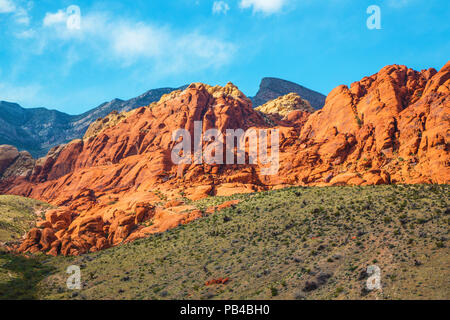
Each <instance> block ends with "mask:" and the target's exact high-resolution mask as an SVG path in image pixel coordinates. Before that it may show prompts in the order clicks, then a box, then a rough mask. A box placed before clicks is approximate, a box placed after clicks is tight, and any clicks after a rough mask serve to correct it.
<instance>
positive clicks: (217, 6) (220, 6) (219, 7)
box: [212, 1, 230, 14]
mask: <svg viewBox="0 0 450 320" xmlns="http://www.w3.org/2000/svg"><path fill="white" fill-rule="evenodd" d="M228 10H230V6H229V5H228V3H226V2H225V1H214V3H213V8H212V11H213V13H214V14H220V13H223V14H227V12H228Z"/></svg>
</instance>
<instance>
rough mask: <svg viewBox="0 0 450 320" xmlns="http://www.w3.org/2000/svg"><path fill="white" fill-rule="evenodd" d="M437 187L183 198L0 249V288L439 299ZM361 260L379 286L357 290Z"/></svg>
mask: <svg viewBox="0 0 450 320" xmlns="http://www.w3.org/2000/svg"><path fill="white" fill-rule="evenodd" d="M449 191H450V190H449V187H448V186H439V185H383V186H365V187H359V186H358V187H340V186H338V187H324V188H322V187H320V188H319V187H308V188H305V187H291V188H287V189H284V190H277V191H266V192H261V193H255V194H252V195H250V196H248V195H234V196H230V197H210V198H207V199H203V200H199V201H194V202H192V201H189V200H188V199H185V203H184V204H185V205H192V206H193V207H195V208H196V209H197V210H200V211H201V212H203V213H204V217H203V218H201V219H198V220H197V221H194V222H192V223H190V224H188V225H185V226H180V227H178V228H174V229H172V230H169V231H168V232H165V233H162V234H155V235H151V236H149V237H147V238H146V239H141V240H137V241H135V242H132V243H128V244H124V245H122V246H118V247H115V248H111V249H108V250H103V251H100V252H96V253H90V254H86V255H83V256H80V257H66V258H64V257H49V256H44V255H29V256H28V257H27V258H26V257H24V256H23V255H13V254H5V253H3V254H2V252H1V251H0V299H11V298H13V299H17V298H27V299H30V298H31V299H80V300H82V299H151V300H156V299H158V300H159V299H181V300H185V299H188V300H189V299H195V300H197V299H204V300H208V299H289V300H290V299H308V300H309V299H389V300H390V299H393V300H396V299H450V296H449V293H450V287H449V282H448V278H449V276H450V274H449V270H448V267H447V265H448V260H449V253H450V251H449V248H448V230H449V227H448V226H449V222H450V221H449V209H448V208H449V199H448V193H449ZM399 199H400V200H399ZM161 202H162V204H165V203H167V202H166V201H164V200H161ZM211 208H213V209H214V210H213V212H214V213H213V214H208V213H207V212H208V211H211ZM0 229H1V228H0ZM70 265H78V266H80V267H81V272H82V283H83V287H82V290H75V291H72V290H68V289H67V287H66V280H67V273H66V269H67V267H68V266H70ZM369 265H376V266H378V267H379V268H380V270H381V285H382V290H375V291H372V292H368V291H367V290H365V285H366V282H367V279H368V275H367V273H366V270H367V267H368V266H369ZM222 282H224V283H222Z"/></svg>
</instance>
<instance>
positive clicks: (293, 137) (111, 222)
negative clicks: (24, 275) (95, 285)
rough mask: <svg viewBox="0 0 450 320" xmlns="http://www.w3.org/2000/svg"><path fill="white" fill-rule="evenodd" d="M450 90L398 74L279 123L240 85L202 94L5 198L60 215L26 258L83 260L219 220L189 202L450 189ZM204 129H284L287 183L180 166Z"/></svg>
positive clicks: (168, 100) (59, 160) (167, 104)
mask: <svg viewBox="0 0 450 320" xmlns="http://www.w3.org/2000/svg"><path fill="white" fill-rule="evenodd" d="M449 86H450V62H449V63H447V64H446V65H445V66H444V67H443V68H442V69H441V70H440V71H439V72H437V71H436V70H434V69H429V70H424V71H422V72H418V71H414V70H412V69H408V68H407V67H405V66H398V65H393V66H387V67H385V68H383V69H382V70H380V71H379V72H378V73H377V74H375V75H372V76H370V77H365V78H363V79H362V80H361V81H359V82H355V83H353V84H352V85H351V87H350V88H348V87H346V86H339V87H337V88H336V89H334V90H333V91H332V92H331V93H330V95H329V96H328V98H327V101H326V104H325V106H324V108H323V109H322V110H319V111H316V112H315V113H313V114H310V113H308V112H303V111H300V112H301V115H299V114H298V113H299V111H298V110H294V111H292V112H291V113H289V114H288V115H287V116H286V117H285V119H281V116H280V117H279V118H278V119H277V117H272V116H270V117H269V116H268V115H265V114H263V113H261V112H259V111H257V110H254V109H253V108H252V104H251V101H250V100H249V99H248V98H247V97H245V95H244V94H242V93H241V92H240V91H239V90H238V89H237V88H236V87H235V86H234V85H232V84H228V85H226V86H225V87H218V86H217V87H210V86H208V85H204V84H192V85H190V86H189V87H188V88H187V89H186V90H184V91H181V90H179V91H175V92H173V93H171V94H168V95H165V96H163V97H162V98H161V100H160V101H159V102H157V103H153V104H151V105H150V106H149V107H142V108H138V109H136V110H133V111H131V112H130V113H128V114H127V115H126V116H125V117H124V118H123V119H121V120H120V121H118V122H117V123H114V125H112V126H106V127H105V128H101V127H100V130H94V133H93V135H90V136H88V137H86V138H85V139H82V140H75V141H72V142H71V143H69V144H68V145H66V146H62V147H60V148H54V149H53V150H51V151H50V153H49V154H48V156H47V157H46V158H44V159H42V160H40V161H38V162H36V165H35V167H34V169H33V170H32V171H30V172H29V173H28V174H27V175H26V176H24V175H21V176H17V177H11V176H10V177H7V178H4V179H3V180H2V181H1V183H0V192H2V193H9V194H17V195H24V196H28V197H32V198H36V199H40V200H46V201H48V202H50V203H52V204H55V205H58V206H59V208H58V209H56V210H53V211H50V212H48V213H47V215H46V219H45V220H43V221H41V222H39V223H38V228H37V229H33V230H31V231H30V232H29V234H28V236H27V238H26V240H25V241H24V242H23V243H22V245H21V246H20V248H19V250H20V251H30V252H36V251H45V252H49V253H50V254H54V255H56V254H59V253H62V254H64V255H78V254H81V253H85V252H93V251H97V250H101V249H104V248H108V247H110V246H115V245H118V244H120V243H122V242H128V241H132V240H134V239H137V238H141V237H145V236H146V235H148V234H152V233H157V232H161V231H165V230H168V229H170V228H173V227H175V226H177V225H179V224H184V223H188V222H190V221H192V220H194V219H197V218H199V217H202V216H203V215H205V214H208V212H202V211H199V210H197V209H196V208H195V207H192V206H190V205H186V204H185V203H183V202H180V199H185V198H189V199H199V198H203V197H207V196H208V195H218V196H221V195H230V194H235V193H248V192H254V191H260V190H268V189H277V188H282V187H285V186H290V185H319V186H324V185H345V184H347V185H373V184H387V183H448V182H449V181H450V169H449V161H450V158H449V152H448V147H449V145H448V139H449V134H450V126H449V111H450V108H449V107H450V94H449ZM292 114H293V115H292ZM299 117H300V118H299ZM299 119H301V120H300V121H299ZM195 121H202V123H203V127H202V130H203V132H205V131H206V130H208V129H211V128H217V129H219V130H220V131H221V132H225V130H226V129H237V128H241V129H244V130H246V129H249V128H266V129H267V128H272V129H275V128H276V129H278V130H279V132H280V134H279V135H280V165H279V171H278V172H277V174H276V175H263V174H262V169H263V168H264V165H262V164H261V163H258V164H255V165H250V164H245V165H207V164H202V165H199V164H184V165H179V166H178V165H175V164H173V163H172V161H171V150H172V148H173V146H174V145H175V142H172V133H173V131H174V130H177V129H180V128H184V129H186V130H188V131H190V132H192V131H193V129H194V123H195ZM106 122H108V121H106ZM210 145H211V144H205V145H204V146H203V151H204V152H207V150H208V148H209V147H210ZM269 153H270V148H269ZM247 156H248V155H247ZM247 163H248V162H247ZM149 221H150V223H149Z"/></svg>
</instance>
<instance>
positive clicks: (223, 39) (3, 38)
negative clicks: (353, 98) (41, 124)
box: [0, 0, 450, 114]
mask: <svg viewBox="0 0 450 320" xmlns="http://www.w3.org/2000/svg"><path fill="white" fill-rule="evenodd" d="M72 5H75V6H77V7H79V9H80V23H79V24H78V23H77V21H76V19H75V20H73V19H74V16H73V14H74V12H75V11H73V10H69V11H68V8H69V7H70V6H72ZM370 5H378V6H379V7H380V9H381V29H379V30H377V29H375V30H369V29H368V28H367V25H366V21H367V19H368V18H369V16H370V15H369V14H367V13H366V10H367V8H368V7H369V6H370ZM72 8H73V7H72ZM75 18H76V17H75ZM449 18H450V1H447V0H426V1H424V0H382V1H380V0H370V1H365V0H223V1H214V0H165V1H159V0H133V1H111V0H110V1H88V0H82V1H81V0H80V1H75V0H68V1H66V0H61V1H58V0H51V1H50V0H39V1H27V0H0V100H6V101H14V102H19V103H20V104H21V105H23V106H24V107H47V108H53V109H57V110H60V111H64V112H67V113H71V114H79V113H82V112H84V111H86V110H88V109H90V108H92V107H95V106H97V105H99V104H100V103H102V102H104V101H109V100H112V99H113V98H116V97H117V98H121V99H129V98H132V97H134V96H137V95H139V94H141V93H143V92H145V91H146V90H148V89H151V88H158V87H178V86H181V85H183V84H187V83H191V82H205V83H208V84H211V85H215V84H220V85H224V84H225V83H226V82H228V81H231V82H233V83H235V84H236V85H237V86H239V88H240V89H241V90H242V91H243V92H244V93H246V94H247V95H254V94H255V93H256V91H257V90H258V86H259V82H260V80H261V78H263V77H267V76H272V77H280V78H283V79H287V80H290V81H294V82H297V83H299V84H302V85H304V86H306V87H309V88H311V89H314V90H317V91H320V92H322V93H324V94H328V93H329V91H331V90H332V89H333V88H334V87H336V86H338V85H340V84H347V85H349V84H350V83H352V82H354V81H357V80H359V79H361V78H362V77H364V76H366V75H371V74H373V73H376V72H377V71H378V70H379V69H381V68H382V67H383V66H385V65H388V64H404V65H407V66H408V67H411V68H414V69H416V70H421V69H425V68H429V67H434V68H436V69H439V68H441V67H442V66H443V65H444V64H445V63H446V62H447V61H448V60H449V57H450V27H449ZM68 20H70V21H69V22H68Z"/></svg>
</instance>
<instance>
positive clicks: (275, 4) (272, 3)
mask: <svg viewBox="0 0 450 320" xmlns="http://www.w3.org/2000/svg"><path fill="white" fill-rule="evenodd" d="M286 2H287V0H240V3H239V6H240V7H241V8H243V9H249V8H253V12H262V13H264V14H267V15H269V14H273V13H276V12H279V11H281V9H282V8H283V6H284V5H285V4H286Z"/></svg>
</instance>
